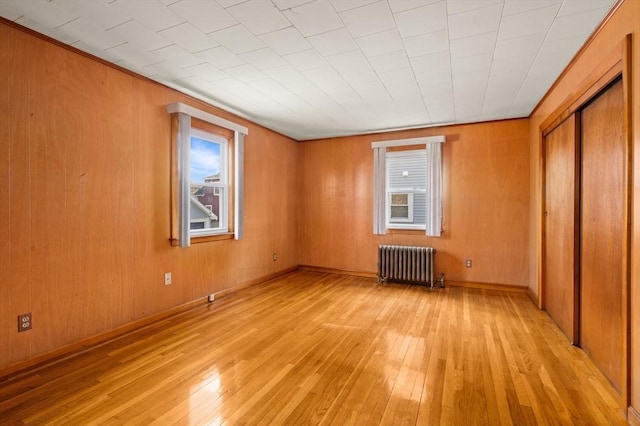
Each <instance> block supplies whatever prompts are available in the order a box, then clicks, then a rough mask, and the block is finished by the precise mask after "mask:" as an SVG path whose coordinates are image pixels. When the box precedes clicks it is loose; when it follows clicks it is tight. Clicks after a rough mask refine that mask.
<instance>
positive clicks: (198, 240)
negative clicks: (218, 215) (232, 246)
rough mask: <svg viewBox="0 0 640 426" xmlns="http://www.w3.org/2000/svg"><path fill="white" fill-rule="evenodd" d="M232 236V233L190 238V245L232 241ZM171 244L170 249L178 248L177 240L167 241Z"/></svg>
mask: <svg viewBox="0 0 640 426" xmlns="http://www.w3.org/2000/svg"><path fill="white" fill-rule="evenodd" d="M233 238H234V235H233V233H232V232H227V233H225V234H215V235H204V236H202V237H191V244H201V243H208V242H210V241H222V240H233ZM169 241H170V242H171V247H178V246H179V245H180V242H179V241H178V240H177V239H171V240H169Z"/></svg>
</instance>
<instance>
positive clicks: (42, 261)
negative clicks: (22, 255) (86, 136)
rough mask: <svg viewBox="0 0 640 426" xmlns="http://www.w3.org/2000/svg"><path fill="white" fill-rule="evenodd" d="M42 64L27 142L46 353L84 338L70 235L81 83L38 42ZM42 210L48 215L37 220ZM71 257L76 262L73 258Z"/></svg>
mask: <svg viewBox="0 0 640 426" xmlns="http://www.w3.org/2000/svg"><path fill="white" fill-rule="evenodd" d="M34 55H35V56H36V57H38V58H40V61H41V65H40V66H38V67H32V68H31V70H30V81H31V92H30V104H31V111H32V114H33V115H32V120H31V126H30V137H31V146H32V153H31V157H30V171H31V174H30V190H31V194H32V195H33V196H32V197H31V208H32V216H31V225H30V226H31V229H32V231H33V235H32V256H33V257H32V261H33V268H32V285H33V315H34V330H33V331H34V335H36V336H37V343H34V349H33V350H34V352H35V353H40V352H44V351H46V350H51V349H53V348H55V347H56V345H57V344H59V342H64V343H66V342H70V341H73V340H74V339H78V338H80V337H81V336H82V335H83V331H84V330H83V324H84V323H85V322H84V321H83V320H82V318H83V312H82V311H83V309H84V307H83V301H84V290H83V285H82V284H81V283H80V282H79V280H78V279H77V276H76V274H75V269H76V265H77V263H75V262H78V261H79V260H80V259H79V258H78V256H77V254H78V252H77V251H76V250H75V249H74V248H73V244H74V243H75V241H73V240H72V239H71V235H70V234H69V231H70V230H71V229H72V228H73V227H74V226H75V225H76V223H72V222H70V219H76V218H77V215H76V212H71V211H70V208H76V209H77V208H79V207H80V205H79V204H78V202H77V200H78V198H77V196H78V190H77V186H76V185H75V183H76V179H77V178H76V177H71V176H69V174H68V167H69V166H71V167H73V168H74V171H75V172H76V173H77V164H78V163H79V162H80V161H81V160H80V158H81V155H82V151H81V150H78V149H77V148H78V145H79V143H78V141H81V140H82V137H83V135H82V134H81V133H80V132H79V129H80V128H81V126H80V123H81V120H82V114H83V113H84V112H85V111H84V108H83V107H84V102H83V98H82V94H83V85H82V82H81V80H79V79H80V78H81V77H80V76H81V71H80V68H79V63H78V62H77V61H73V60H69V59H70V56H71V55H70V53H68V52H60V51H59V49H58V48H57V47H54V46H52V45H51V44H49V43H46V42H44V41H42V40H37V41H35V42H34ZM41 212H46V214H43V213H41ZM74 254H75V256H74Z"/></svg>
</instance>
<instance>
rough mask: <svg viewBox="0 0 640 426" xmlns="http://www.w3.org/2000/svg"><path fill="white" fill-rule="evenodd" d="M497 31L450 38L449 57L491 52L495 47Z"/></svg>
mask: <svg viewBox="0 0 640 426" xmlns="http://www.w3.org/2000/svg"><path fill="white" fill-rule="evenodd" d="M497 37H498V32H497V31H492V32H488V33H484V34H479V35H475V36H471V37H465V38H458V39H455V40H451V57H452V58H459V57H461V56H472V55H477V54H479V53H492V52H493V51H494V49H495V47H496V38H497Z"/></svg>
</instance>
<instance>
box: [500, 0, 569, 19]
mask: <svg viewBox="0 0 640 426" xmlns="http://www.w3.org/2000/svg"><path fill="white" fill-rule="evenodd" d="M562 1H563V0H505V2H504V10H503V11H502V15H503V16H509V15H514V14H517V13H523V12H528V11H530V10H534V9H541V8H543V7H547V6H553V5H559V4H561V3H562Z"/></svg>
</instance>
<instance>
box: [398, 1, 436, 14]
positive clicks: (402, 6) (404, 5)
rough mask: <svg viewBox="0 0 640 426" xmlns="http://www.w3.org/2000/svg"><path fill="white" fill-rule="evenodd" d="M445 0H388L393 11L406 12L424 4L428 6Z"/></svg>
mask: <svg viewBox="0 0 640 426" xmlns="http://www.w3.org/2000/svg"><path fill="white" fill-rule="evenodd" d="M440 2H443V3H444V0H388V3H389V7H391V11H392V12H393V13H398V12H404V11H405V10H410V9H417V8H419V7H422V6H428V5H430V4H434V3H440Z"/></svg>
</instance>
